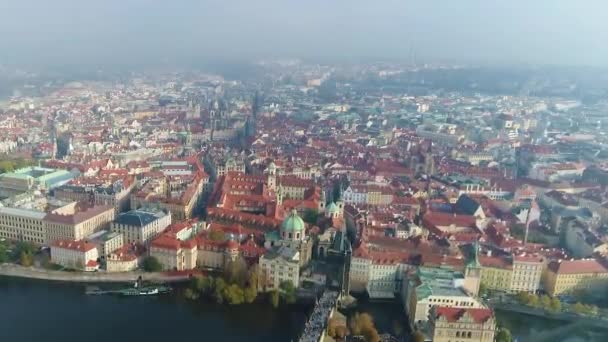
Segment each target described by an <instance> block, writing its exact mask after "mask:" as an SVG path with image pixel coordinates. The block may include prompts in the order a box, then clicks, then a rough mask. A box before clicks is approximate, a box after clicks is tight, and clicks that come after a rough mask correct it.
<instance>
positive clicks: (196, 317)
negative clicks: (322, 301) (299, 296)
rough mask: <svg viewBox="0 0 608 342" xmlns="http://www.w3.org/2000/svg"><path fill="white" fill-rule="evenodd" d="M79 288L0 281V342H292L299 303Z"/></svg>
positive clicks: (300, 319)
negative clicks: (275, 305) (92, 292)
mask: <svg viewBox="0 0 608 342" xmlns="http://www.w3.org/2000/svg"><path fill="white" fill-rule="evenodd" d="M84 291H85V286H84V285H80V284H61V283H53V282H46V281H33V280H21V279H15V278H6V277H0V341H1V342H12V341H18V342H29V341H44V342H66V341H86V342H97V341H99V342H108V341H113V342H115V341H130V342H132V341H150V342H153V341H162V342H167V341H186V340H195V341H291V340H294V339H296V338H297V336H298V334H299V333H300V332H301V331H302V327H303V324H304V321H305V320H306V314H307V313H308V312H310V308H308V307H306V306H290V307H289V308H286V307H282V308H279V309H277V310H275V309H272V308H271V307H270V306H269V305H267V304H265V303H260V304H252V305H241V306H222V305H217V304H214V303H209V302H204V301H197V302H192V301H189V300H186V299H184V298H183V296H182V295H181V293H180V291H177V292H176V293H175V294H171V295H166V296H158V297H127V298H124V297H114V296H87V295H85V294H84Z"/></svg>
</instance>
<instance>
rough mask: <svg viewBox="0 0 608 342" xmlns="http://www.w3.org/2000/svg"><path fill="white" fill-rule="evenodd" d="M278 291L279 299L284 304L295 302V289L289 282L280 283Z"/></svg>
mask: <svg viewBox="0 0 608 342" xmlns="http://www.w3.org/2000/svg"><path fill="white" fill-rule="evenodd" d="M279 289H280V290H281V297H282V298H283V301H285V303H286V304H293V303H295V302H296V299H297V298H296V288H295V286H293V283H292V282H291V281H289V280H285V281H282V282H281V284H279Z"/></svg>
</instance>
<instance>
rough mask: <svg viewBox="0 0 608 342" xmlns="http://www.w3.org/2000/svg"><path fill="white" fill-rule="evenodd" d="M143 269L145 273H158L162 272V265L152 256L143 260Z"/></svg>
mask: <svg viewBox="0 0 608 342" xmlns="http://www.w3.org/2000/svg"><path fill="white" fill-rule="evenodd" d="M143 268H144V271H146V272H160V271H162V270H163V265H161V263H160V261H158V259H156V258H155V257H153V256H149V257H147V258H145V259H144V262H143Z"/></svg>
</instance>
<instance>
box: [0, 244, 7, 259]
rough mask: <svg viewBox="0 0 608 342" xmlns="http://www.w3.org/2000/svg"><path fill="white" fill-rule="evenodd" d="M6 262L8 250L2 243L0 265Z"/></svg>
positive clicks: (0, 245) (0, 246)
mask: <svg viewBox="0 0 608 342" xmlns="http://www.w3.org/2000/svg"><path fill="white" fill-rule="evenodd" d="M8 260H9V258H8V248H7V247H6V245H5V244H4V243H3V242H0V264H2V263H5V262H7V261H8Z"/></svg>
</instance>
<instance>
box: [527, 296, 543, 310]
mask: <svg viewBox="0 0 608 342" xmlns="http://www.w3.org/2000/svg"><path fill="white" fill-rule="evenodd" d="M540 304H541V303H540V300H539V299H538V296H536V295H530V299H529V300H528V305H530V306H533V307H535V308H538V307H540Z"/></svg>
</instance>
